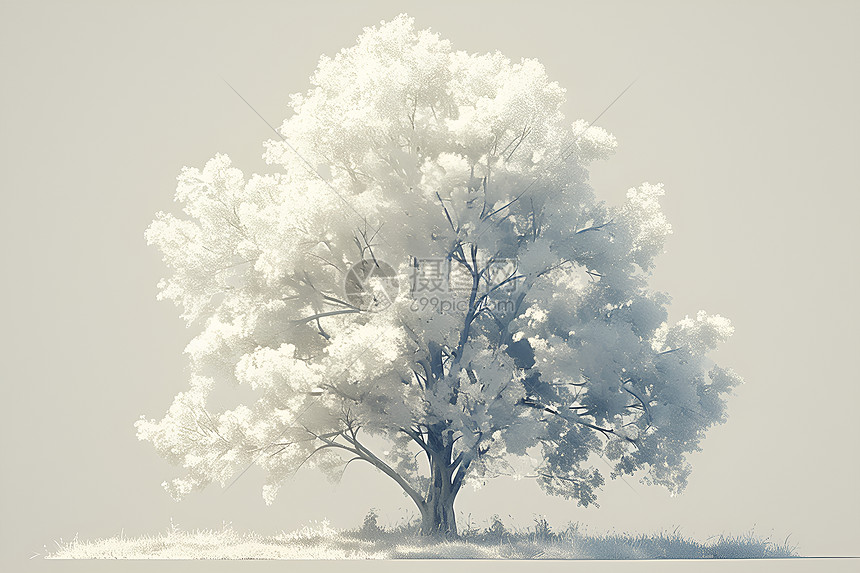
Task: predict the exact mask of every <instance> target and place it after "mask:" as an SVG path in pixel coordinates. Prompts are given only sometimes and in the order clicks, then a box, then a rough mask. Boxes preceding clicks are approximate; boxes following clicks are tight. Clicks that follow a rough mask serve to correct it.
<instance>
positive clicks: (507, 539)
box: [44, 519, 798, 559]
mask: <svg viewBox="0 0 860 573" xmlns="http://www.w3.org/2000/svg"><path fill="white" fill-rule="evenodd" d="M797 556H798V554H797V552H796V548H794V547H791V546H789V545H788V544H787V543H775V542H772V541H771V540H769V539H761V538H757V537H755V536H754V535H753V534H751V533H750V534H747V535H743V536H719V537H716V538H712V539H709V540H706V541H704V542H700V541H696V540H693V539H690V538H688V537H685V536H683V535H681V534H680V533H678V532H677V531H675V532H661V533H659V534H655V535H632V534H615V533H612V534H605V533H604V534H588V533H586V532H584V531H583V530H582V529H581V528H580V527H579V526H578V525H576V524H572V525H570V526H569V527H568V528H567V529H565V530H564V531H560V532H554V531H552V530H551V528H550V527H549V525H548V524H547V522H546V521H544V520H541V519H538V520H536V522H535V526H534V527H531V528H528V529H525V530H515V531H510V530H508V529H506V528H505V527H504V526H503V525H502V524H501V522H497V523H496V524H494V525H493V526H492V527H490V528H489V529H487V530H483V531H478V530H467V531H466V532H464V533H463V534H462V535H461V536H460V538H458V539H455V540H445V541H439V540H432V539H426V538H422V537H420V536H418V535H417V534H416V531H415V528H414V527H413V526H405V527H400V528H396V529H390V530H385V529H381V528H379V527H378V526H377V525H376V522H375V520H373V519H370V520H366V521H365V525H364V526H363V527H362V528H359V529H354V530H343V531H337V530H334V529H332V528H330V527H329V525H328V523H326V522H321V523H315V524H311V525H308V526H306V527H303V528H302V529H300V530H298V531H295V532H292V533H281V534H279V535H273V536H263V535H258V534H255V533H241V532H237V531H235V530H234V529H232V528H231V527H224V528H223V529H222V530H220V531H215V530H207V531H201V530H198V531H193V532H192V531H183V530H180V529H178V528H176V527H171V528H170V529H168V530H167V532H165V533H160V534H157V535H151V536H143V537H135V538H130V537H125V536H123V535H118V536H114V537H111V538H108V539H100V540H95V541H82V540H79V539H78V538H77V537H76V538H75V539H73V540H71V541H67V542H63V541H59V542H57V543H56V550H55V551H54V552H52V553H49V554H47V555H44V557H46V558H51V559H104V558H110V559H113V558H120V559H410V558H415V559H470V558H474V559H703V558H704V559H741V558H753V559H755V558H785V557H797Z"/></svg>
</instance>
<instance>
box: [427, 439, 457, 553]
mask: <svg viewBox="0 0 860 573" xmlns="http://www.w3.org/2000/svg"><path fill="white" fill-rule="evenodd" d="M452 449H453V448H452V446H451V444H448V445H445V444H444V439H443V437H442V434H441V432H433V431H431V432H430V433H429V434H428V436H427V459H428V460H429V462H430V485H429V486H428V488H427V494H426V496H425V498H424V502H423V503H422V504H421V505H420V506H419V509H420V511H421V534H422V535H432V536H442V537H456V536H457V521H456V517H455V515H454V498H455V497H456V495H457V490H458V489H459V488H458V487H456V486H455V485H454V484H453V483H452V476H453V474H454V470H455V468H454V467H453V464H452V463H451V453H452Z"/></svg>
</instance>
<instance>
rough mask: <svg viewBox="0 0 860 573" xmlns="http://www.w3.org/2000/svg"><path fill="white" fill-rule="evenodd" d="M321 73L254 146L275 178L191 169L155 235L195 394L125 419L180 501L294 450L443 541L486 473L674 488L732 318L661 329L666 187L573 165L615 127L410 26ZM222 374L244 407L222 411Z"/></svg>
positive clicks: (556, 91)
mask: <svg viewBox="0 0 860 573" xmlns="http://www.w3.org/2000/svg"><path fill="white" fill-rule="evenodd" d="M311 85H312V87H311V89H310V90H309V91H307V93H305V94H297V95H294V96H292V99H291V105H292V108H293V110H294V114H293V115H292V116H291V117H290V118H289V119H288V120H286V121H285V122H284V124H283V126H282V127H281V129H280V131H281V133H282V134H283V136H284V139H282V140H272V141H268V142H267V143H266V153H265V158H266V160H267V162H268V163H269V164H273V165H277V166H279V167H281V168H282V169H279V170H277V172H276V173H275V174H273V175H252V176H251V177H249V178H246V177H245V176H244V175H243V174H242V172H241V171H240V170H239V169H237V168H235V167H233V166H232V164H231V162H230V160H229V158H227V157H226V156H224V155H217V156H215V158H213V159H212V160H210V161H209V162H208V163H207V164H206V166H205V167H204V168H203V169H202V170H200V169H192V168H185V169H183V171H182V173H181V175H180V176H179V183H178V188H177V191H176V200H177V201H179V202H180V203H181V204H182V208H183V212H184V216H181V217H177V216H174V215H171V214H167V213H159V214H158V216H157V218H156V220H155V221H154V222H153V223H152V225H151V226H150V227H149V229H148V230H147V232H146V238H147V240H148V241H149V242H150V243H151V244H154V245H156V246H157V247H158V248H159V249H160V250H161V252H162V253H163V255H164V261H165V263H166V264H167V266H168V267H169V269H170V271H171V274H170V275H169V276H168V277H167V278H166V279H164V280H163V281H162V282H161V283H160V285H159V287H160V297H161V298H164V299H169V300H172V301H174V302H175V303H176V304H177V305H178V306H179V307H180V308H181V309H182V316H183V317H184V319H185V320H186V321H187V322H188V323H189V325H192V326H197V327H198V328H199V329H200V332H199V334H198V335H197V336H196V337H194V339H193V340H192V341H191V342H190V344H189V345H188V347H187V348H186V350H185V351H186V353H187V355H188V357H189V359H190V369H191V379H190V388H189V389H188V390H187V391H185V392H182V393H180V394H179V395H178V396H176V398H175V399H174V402H173V404H172V405H171V406H170V409H169V410H168V411H167V414H166V415H165V417H164V418H162V419H161V420H160V421H156V420H147V419H145V418H144V417H142V418H141V420H140V421H139V422H138V423H137V431H138V436H139V438H140V439H142V440H147V441H149V442H151V443H152V444H153V445H154V446H155V447H156V448H157V450H158V451H159V453H161V454H162V455H163V456H164V457H166V458H167V459H168V460H170V461H171V462H173V463H175V464H177V465H180V466H182V467H183V468H184V473H183V475H182V476H181V477H178V478H177V479H174V480H172V481H170V482H166V483H165V487H166V488H167V490H168V491H169V492H170V493H171V495H173V496H174V497H176V498H180V497H182V496H184V495H186V494H188V493H189V492H191V491H193V490H196V489H199V488H202V487H204V486H206V485H207V484H209V483H211V482H213V481H217V482H220V483H221V484H227V483H229V482H230V481H231V480H232V479H234V478H235V477H236V476H237V475H239V474H240V473H241V472H243V471H244V470H245V469H246V468H247V467H249V466H250V465H252V464H257V465H259V466H261V467H262V468H264V469H265V471H266V473H267V475H268V479H267V483H266V484H265V486H264V488H263V495H264V497H265V499H266V500H267V501H268V502H271V500H272V499H273V498H274V496H275V495H276V492H277V491H278V488H279V487H281V486H282V484H283V483H284V482H285V481H286V480H287V479H288V478H289V477H290V476H291V475H292V474H293V473H294V472H295V471H296V470H297V468H299V467H300V466H302V465H305V466H315V467H317V468H320V469H321V470H323V471H325V472H327V473H329V474H330V475H332V476H335V477H337V476H339V475H341V474H342V473H343V471H344V469H345V465H346V464H348V463H350V462H351V461H362V462H367V463H369V464H371V465H373V466H374V467H376V468H378V470H379V471H380V472H381V473H382V474H385V475H386V476H388V477H389V478H391V479H392V480H394V481H395V482H396V483H397V484H398V485H399V486H400V487H401V488H402V489H403V491H404V492H405V493H406V495H408V496H409V497H410V498H411V499H412V500H413V501H414V502H415V504H416V506H417V508H418V510H419V511H420V514H421V518H422V531H423V532H424V533H426V534H438V533H442V534H456V524H455V517H454V500H455V497H456V496H457V494H458V493H459V492H460V490H461V488H462V486H463V484H464V483H466V482H473V483H474V484H475V485H479V484H480V483H481V482H482V481H484V480H486V479H488V478H491V477H494V476H498V475H511V474H516V475H520V476H529V477H533V478H535V479H537V481H538V482H539V483H540V484H541V486H542V487H543V488H544V489H545V490H546V491H547V492H549V493H551V494H557V495H561V496H565V497H568V498H573V499H577V500H578V501H579V503H581V504H583V505H588V504H592V503H594V502H595V495H596V490H598V489H599V487H600V486H601V485H602V484H603V483H604V477H603V475H602V474H601V472H600V471H599V469H598V467H600V466H598V465H597V464H596V463H595V462H596V461H599V460H597V457H600V456H602V457H604V458H605V459H607V460H611V462H612V464H613V466H614V469H613V471H612V473H611V476H612V477H616V476H619V475H622V474H633V473H634V472H636V473H637V475H641V476H642V478H643V479H644V480H646V481H648V482H649V483H655V484H661V485H663V486H666V487H668V488H669V489H670V490H672V491H679V490H681V489H682V488H683V487H684V485H685V481H686V478H687V475H688V473H689V471H690V469H689V465H688V463H687V462H686V459H685V456H686V454H687V453H688V452H691V451H695V450H697V449H698V443H699V441H700V440H701V439H702V437H703V436H704V432H705V430H706V429H707V428H708V427H709V426H711V425H712V424H714V423H718V422H721V421H723V420H724V407H725V397H726V395H727V392H728V391H729V390H730V389H731V387H732V386H734V385H735V384H737V383H739V382H740V378H739V377H738V376H737V375H735V374H734V373H732V372H731V371H730V370H727V369H723V368H720V367H718V366H714V365H713V364H712V363H711V362H710V361H709V360H708V358H707V356H706V355H707V353H708V352H709V351H711V350H712V349H714V348H715V347H716V345H717V344H718V343H719V342H721V341H723V340H725V339H726V338H727V337H728V336H729V335H730V334H731V332H732V327H731V325H730V323H729V321H728V320H726V319H724V318H722V317H720V316H717V315H709V314H706V313H705V312H699V313H698V314H697V315H696V316H695V317H693V318H689V317H688V318H685V319H684V320H682V321H680V322H678V323H675V324H668V323H667V313H666V305H667V304H668V301H669V298H668V297H667V296H666V295H664V294H662V293H659V292H653V291H651V290H649V289H648V287H647V277H648V274H649V272H650V269H651V267H652V261H653V259H654V257H655V256H656V255H657V254H659V253H660V252H662V250H663V243H664V239H665V238H666V236H667V235H669V234H670V233H671V227H670V226H669V224H668V223H667V221H666V219H665V217H664V216H663V213H662V212H661V210H660V206H659V198H660V196H662V195H663V189H662V187H661V186H660V185H650V184H647V183H646V184H643V185H642V186H641V187H638V188H636V189H631V190H629V191H628V192H627V198H626V201H625V202H624V203H623V204H621V205H620V206H607V205H605V204H604V203H602V202H600V201H598V200H597V199H596V198H595V195H594V192H593V190H592V189H591V187H590V186H589V184H588V174H587V171H586V166H587V165H588V163H589V162H591V161H594V160H597V159H601V158H605V157H607V156H608V155H610V154H611V152H612V151H613V149H614V147H615V139H614V138H613V137H612V136H611V135H609V134H608V133H607V132H605V131H604V130H602V129H600V128H598V127H594V126H590V125H588V123H587V122H585V121H576V122H574V123H573V124H572V125H570V124H568V123H565V120H564V117H563V116H562V113H561V108H562V104H563V102H564V97H565V90H564V89H562V88H561V87H559V86H558V85H557V84H556V83H554V82H551V81H549V80H548V78H547V76H546V73H545V70H544V68H543V67H542V66H541V64H540V63H538V62H537V61H534V60H522V61H521V62H519V63H513V62H511V61H510V60H509V59H507V58H505V57H504V56H503V55H501V54H500V53H498V52H496V53H490V54H484V55H473V54H467V53H464V52H460V51H454V50H453V49H452V48H451V45H450V44H449V42H447V41H445V40H443V39H440V38H439V37H438V36H437V35H436V34H433V33H431V32H429V31H417V30H415V28H414V25H413V21H412V19H410V18H408V17H406V16H400V17H398V18H396V19H394V20H393V21H391V22H388V23H382V24H381V25H380V26H378V27H376V28H368V29H366V30H365V31H364V33H363V34H362V35H361V36H360V38H359V39H358V42H357V44H356V45H355V46H353V47H351V48H349V49H345V50H342V51H341V52H340V53H338V54H337V55H336V56H335V57H333V58H328V57H323V58H321V59H320V62H319V65H318V67H317V70H316V72H315V73H314V74H313V76H312V78H311ZM219 385H228V386H229V385H238V386H239V387H240V388H241V387H247V388H248V389H250V391H251V392H253V396H254V397H253V398H251V399H249V400H247V401H245V403H242V404H239V405H237V406H236V407H234V408H232V409H224V408H223V407H221V406H220V405H219V403H218V401H217V400H213V399H211V393H212V391H213V389H216V388H217V387H218V386H219ZM380 445H382V446H381V447H380ZM416 454H419V455H416ZM640 470H641V471H640Z"/></svg>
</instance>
